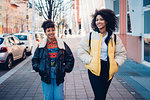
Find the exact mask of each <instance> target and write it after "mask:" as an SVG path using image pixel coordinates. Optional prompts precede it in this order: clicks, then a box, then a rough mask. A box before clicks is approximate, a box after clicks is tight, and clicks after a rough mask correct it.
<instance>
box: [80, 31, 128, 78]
mask: <svg viewBox="0 0 150 100" xmlns="http://www.w3.org/2000/svg"><path fill="white" fill-rule="evenodd" d="M101 40H102V35H101V33H98V32H95V31H93V32H92V36H91V49H89V34H88V35H87V36H85V37H84V38H83V39H82V40H81V41H80V44H79V46H78V56H79V58H80V59H81V61H82V62H83V63H84V64H85V67H86V68H88V69H89V70H90V71H91V72H92V73H93V74H95V75H96V76H100V72H101V62H100V55H101V54H100V53H101ZM108 58H109V60H108V61H109V79H111V78H112V76H113V75H114V74H115V73H116V72H117V71H118V69H119V66H121V65H122V64H123V63H124V62H125V60H126V58H127V56H126V50H125V48H124V46H123V44H122V42H121V40H120V38H119V37H118V36H117V37H116V45H115V42H114V34H112V35H111V36H110V40H109V42H108Z"/></svg>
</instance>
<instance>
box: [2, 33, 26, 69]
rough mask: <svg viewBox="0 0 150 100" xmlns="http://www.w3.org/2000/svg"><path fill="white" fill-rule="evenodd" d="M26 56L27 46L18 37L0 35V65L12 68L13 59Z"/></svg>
mask: <svg viewBox="0 0 150 100" xmlns="http://www.w3.org/2000/svg"><path fill="white" fill-rule="evenodd" d="M20 58H22V59H25V58H26V46H25V45H24V43H22V42H20V41H19V40H18V38H16V37H14V36H12V35H10V36H5V35H0V67H5V68H7V69H11V68H12V65H13V61H15V60H17V59H20Z"/></svg>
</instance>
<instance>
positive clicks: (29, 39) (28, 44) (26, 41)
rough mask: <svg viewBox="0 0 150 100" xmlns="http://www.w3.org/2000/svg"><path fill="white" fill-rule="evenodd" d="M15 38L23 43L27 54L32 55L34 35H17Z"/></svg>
mask: <svg viewBox="0 0 150 100" xmlns="http://www.w3.org/2000/svg"><path fill="white" fill-rule="evenodd" d="M14 36H15V37H17V38H18V39H19V40H20V41H21V42H23V43H24V44H25V45H26V50H27V53H29V54H31V52H32V47H33V46H32V34H28V33H17V34H14Z"/></svg>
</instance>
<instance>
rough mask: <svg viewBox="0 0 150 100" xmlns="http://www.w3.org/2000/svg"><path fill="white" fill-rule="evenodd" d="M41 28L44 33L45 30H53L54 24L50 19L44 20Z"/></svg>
mask: <svg viewBox="0 0 150 100" xmlns="http://www.w3.org/2000/svg"><path fill="white" fill-rule="evenodd" d="M42 28H43V30H44V32H46V29H47V28H55V24H54V22H53V21H51V20H50V19H48V20H46V21H44V22H43V24H42Z"/></svg>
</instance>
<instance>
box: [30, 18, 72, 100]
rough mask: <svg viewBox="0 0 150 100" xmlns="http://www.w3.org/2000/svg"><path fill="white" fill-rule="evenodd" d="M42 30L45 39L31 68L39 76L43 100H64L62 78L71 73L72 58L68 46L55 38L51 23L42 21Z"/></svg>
mask: <svg viewBox="0 0 150 100" xmlns="http://www.w3.org/2000/svg"><path fill="white" fill-rule="evenodd" d="M42 28H43V29H44V32H45V35H46V37H45V38H44V39H43V40H42V41H41V43H40V44H39V46H38V47H37V48H36V50H35V53H34V56H33V58H32V66H33V69H34V70H35V71H36V72H39V75H40V76H41V84H42V90H43V94H44V100H64V90H63V82H64V77H65V73H66V72H68V73H69V72H71V71H72V69H73V66H74V57H73V54H72V52H71V50H70V48H69V47H68V45H67V44H66V43H65V42H64V41H62V40H61V39H60V38H58V37H56V36H55V24H54V22H53V21H51V20H46V21H44V22H43V24H42Z"/></svg>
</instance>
